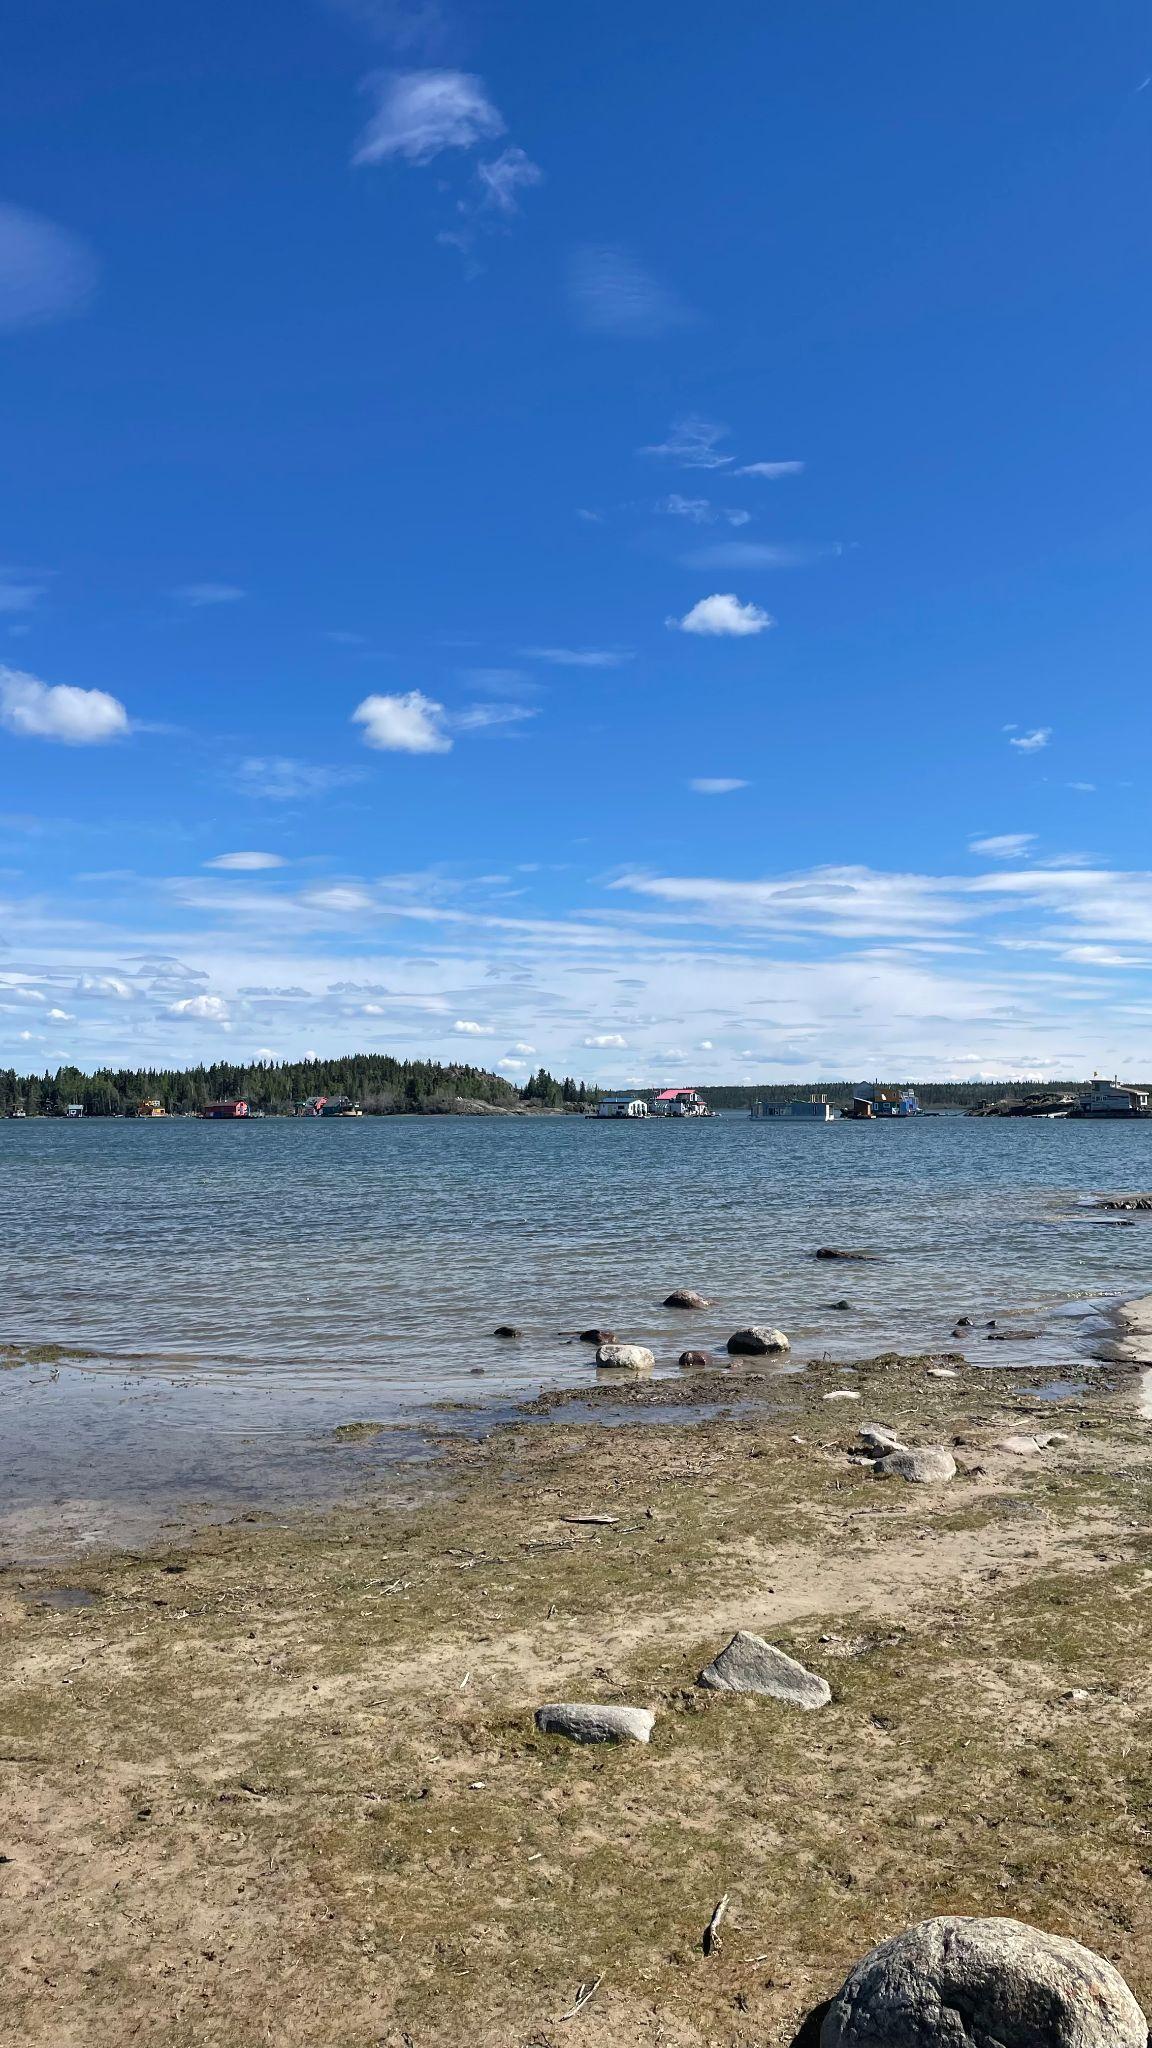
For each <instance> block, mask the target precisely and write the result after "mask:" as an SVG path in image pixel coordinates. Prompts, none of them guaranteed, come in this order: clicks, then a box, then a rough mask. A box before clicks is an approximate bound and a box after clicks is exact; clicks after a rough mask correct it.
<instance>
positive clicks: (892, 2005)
mask: <svg viewBox="0 0 1152 2048" xmlns="http://www.w3.org/2000/svg"><path fill="white" fill-rule="evenodd" d="M819 2038H820V2048H907V2044H909V2043H925V2044H926V2043H939V2044H941V2048H953V2044H954V2048H966V2044H968V2043H976V2042H982V2043H989V2042H1004V2043H1011V2048H1145V2044H1146V2042H1147V2038H1148V2023H1147V2021H1146V2019H1145V2018H1144V2015H1143V2013H1142V2012H1141V2010H1140V2007H1139V2006H1138V2005H1137V2003H1136V2000H1135V1998H1134V1997H1133V1995H1132V1993H1131V1991H1130V1990H1129V1989H1128V1986H1127V1984H1126V1983H1125V1982H1124V1979H1123V1977H1122V1976H1121V1975H1120V1972H1119V1971H1118V1970H1116V1969H1114V1968H1113V1966H1112V1964H1111V1963H1108V1962H1105V1960H1104V1958H1103V1956H1098V1955H1095V1954H1093V1952H1092V1950H1091V1949H1087V1948H1082V1947H1081V1945H1080V1943H1079V1942H1078V1941H1069V1940H1067V1939H1066V1938H1065V1937H1064V1936H1063V1935H1059V1934H1046V1933H1043V1932H1042V1931H1041V1930H1040V1929H1039V1928H1037V1927H1028V1926H1025V1924H1024V1922H1023V1921H1021V1920H996V1919H966V1918H960V1917H959V1916H953V1915H949V1916H948V1917H946V1918H942V1919H939V1920H922V1921H921V1922H920V1924H919V1926H917V1927H909V1928H906V1929H905V1931H904V1932H903V1933H902V1934H897V1935H894V1936H893V1938H892V1939H891V1941H885V1942H882V1943H881V1944H880V1946H879V1948H874V1949H873V1950H872V1951H871V1953H870V1954H869V1955H866V1956H865V1957H864V1959H863V1961H862V1962H859V1963H857V1965H856V1968H855V1969H854V1970H853V1971H852V1972H851V1974H850V1976H849V1977H848V1979H847V1981H846V1982H845V1983H844V1984H843V1985H842V1987H841V1989H840V1990H839V1991H838V1992H837V1993H836V1996H835V1997H834V1998H833V1999H832V2000H831V2001H830V2003H829V2005H828V2007H827V2009H826V2011H825V2014H824V2018H823V2021H822V2024H821V2027H820V2037H819Z"/></svg>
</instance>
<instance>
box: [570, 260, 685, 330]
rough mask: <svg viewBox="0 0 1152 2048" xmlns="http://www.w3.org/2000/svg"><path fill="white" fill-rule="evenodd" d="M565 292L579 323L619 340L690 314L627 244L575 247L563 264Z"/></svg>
mask: <svg viewBox="0 0 1152 2048" xmlns="http://www.w3.org/2000/svg"><path fill="white" fill-rule="evenodd" d="M568 296H569V300H570V302H571V304H572V307H573V309H574V311H575V313H576V316H577V318H578V320H579V322H580V324H581V326H582V327H584V328H586V329H587V330H588V331H589V332H590V333H592V334H615V335H619V336H620V337H621V338H622V339H624V340H632V341H648V340H652V339H653V338H655V337H656V336H657V335H661V334H667V333H668V332H669V331H670V329H672V328H675V327H684V326H687V325H689V324H690V323H691V321H692V320H693V318H694V315H693V314H692V313H691V312H690V310H689V309H688V307H687V306H686V305H685V304H684V302H683V300H681V299H680V298H678V297H677V295H676V293H675V292H674V291H671V290H669V288H668V287H667V286H666V285H663V284H661V283H660V282H659V280H658V279H657V278H655V277H653V276H652V275H651V273H650V272H649V271H647V270H645V269H644V267H643V265H642V264H640V263H638V262H637V260H636V258H635V257H634V256H631V255H629V253H628V252H627V250H625V249H618V248H612V247H609V246H606V245H588V246H586V247H584V248H582V249H577V250H576V251H575V253H574V255H573V256H572V258H571V260H570V262H569V266H568Z"/></svg>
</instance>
